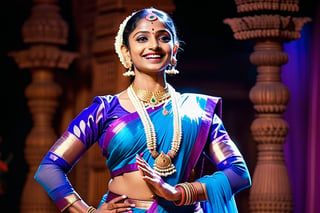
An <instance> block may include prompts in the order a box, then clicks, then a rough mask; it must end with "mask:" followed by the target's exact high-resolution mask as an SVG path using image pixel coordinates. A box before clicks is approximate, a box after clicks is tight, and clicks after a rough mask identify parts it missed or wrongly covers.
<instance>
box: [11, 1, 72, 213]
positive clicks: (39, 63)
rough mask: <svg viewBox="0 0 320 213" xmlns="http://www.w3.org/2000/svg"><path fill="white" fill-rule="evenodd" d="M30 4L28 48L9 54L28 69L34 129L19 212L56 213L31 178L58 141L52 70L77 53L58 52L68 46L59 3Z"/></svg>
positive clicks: (56, 94) (57, 91)
mask: <svg viewBox="0 0 320 213" xmlns="http://www.w3.org/2000/svg"><path fill="white" fill-rule="evenodd" d="M33 2H34V6H33V8H32V12H31V16H30V18H29V19H28V20H27V21H26V22H25V23H24V25H23V29H22V31H23V39H24V42H25V43H26V44H29V45H30V48H29V49H26V50H21V51H16V52H11V53H9V55H10V56H12V57H14V59H15V61H16V63H17V64H18V66H19V68H21V69H29V70H30V72H31V78H32V81H31V83H30V84H29V85H28V86H27V88H26V90H25V95H26V97H27V98H28V106H29V109H30V112H31V114H32V119H33V126H32V128H31V131H30V133H29V134H28V135H27V138H26V142H25V158H26V160H27V164H28V166H29V171H28V174H27V179H26V183H25V186H24V190H23V193H22V197H21V206H20V210H21V212H23V213H28V212H30V213H31V212H32V213H48V212H57V208H56V207H55V206H54V205H53V202H52V201H51V200H50V198H49V197H48V195H47V194H46V193H45V191H44V190H43V188H41V187H40V185H39V184H38V183H37V182H36V181H35V180H34V179H33V176H34V174H35V171H36V169H37V167H38V165H39V163H40V161H41V159H42V158H43V156H44V154H45V153H46V152H47V151H48V149H49V148H50V147H51V145H52V144H53V143H54V141H55V140H56V139H57V135H56V133H55V130H54V128H53V124H52V121H53V118H54V114H55V112H56V109H57V107H58V105H59V97H60V95H61V93H62V89H61V87H60V86H59V85H58V84H57V83H55V80H54V79H55V70H56V69H67V68H68V67H69V65H70V64H71V62H72V61H73V60H74V58H75V57H76V54H75V53H72V52H67V51H62V50H60V49H59V46H60V45H63V44H66V43H67V36H68V26H67V24H66V23H65V22H64V20H63V19H62V18H61V16H60V14H59V7H58V6H57V5H56V3H57V2H58V0H34V1H33Z"/></svg>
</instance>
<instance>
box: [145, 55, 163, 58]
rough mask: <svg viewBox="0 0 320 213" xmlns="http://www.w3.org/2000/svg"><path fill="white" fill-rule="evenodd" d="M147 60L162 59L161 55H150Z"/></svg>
mask: <svg viewBox="0 0 320 213" xmlns="http://www.w3.org/2000/svg"><path fill="white" fill-rule="evenodd" d="M147 58H160V56H159V55H148V56H147Z"/></svg>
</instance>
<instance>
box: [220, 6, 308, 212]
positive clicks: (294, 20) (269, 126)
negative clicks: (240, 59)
mask: <svg viewBox="0 0 320 213" xmlns="http://www.w3.org/2000/svg"><path fill="white" fill-rule="evenodd" d="M235 2H236V5H237V11H238V13H240V14H244V15H243V17H240V18H231V19H230V18H228V19H225V20H224V23H226V24H228V25H230V27H231V29H232V31H233V32H234V37H235V38H236V39H238V40H248V39H252V40H254V41H255V45H254V52H253V53H252V54H251V56H250V61H251V63H252V64H254V65H256V66H257V73H258V74H257V78H256V84H255V86H254V87H253V88H252V89H251V91H250V96H249V97H250V100H251V102H252V103H253V105H254V109H255V111H256V118H255V119H254V121H253V122H252V125H251V132H252V135H253V139H254V140H255V142H256V143H257V162H256V168H255V171H254V173H253V178H252V187H251V191H250V197H249V206H250V212H273V213H274V212H293V203H292V197H291V188H290V182H289V177H288V173H287V168H286V166H285V162H284V153H283V144H284V143H285V138H286V135H287V132H288V124H287V122H286V121H285V120H284V119H283V116H282V114H283V112H285V110H286V106H287V103H288V101H289V96H290V93H289V91H288V89H287V88H286V87H285V86H284V85H283V84H282V82H281V66H282V65H284V64H286V63H287V61H288V55H287V54H286V53H285V52H284V51H283V43H284V42H287V41H292V40H295V39H298V38H299V37H300V31H301V29H302V27H303V25H304V24H305V23H306V22H308V21H310V19H309V18H305V17H303V18H302V17H301V18H299V17H294V16H289V15H291V14H294V13H295V12H298V11H299V6H298V0H295V1H289V0H272V1H260V0H253V1H252V0H236V1H235Z"/></svg>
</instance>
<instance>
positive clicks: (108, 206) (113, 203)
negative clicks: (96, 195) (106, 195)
mask: <svg viewBox="0 0 320 213" xmlns="http://www.w3.org/2000/svg"><path fill="white" fill-rule="evenodd" d="M126 198H127V196H126V195H122V196H118V197H115V198H113V199H112V200H110V201H109V202H108V203H103V204H102V205H101V207H100V208H99V210H103V212H109V213H113V212H128V211H129V212H130V211H131V209H132V208H134V207H135V205H134V204H130V203H127V202H124V200H125V199H126Z"/></svg>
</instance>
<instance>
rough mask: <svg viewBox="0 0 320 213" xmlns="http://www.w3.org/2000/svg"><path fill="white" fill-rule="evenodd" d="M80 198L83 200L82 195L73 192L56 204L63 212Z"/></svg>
mask: <svg viewBox="0 0 320 213" xmlns="http://www.w3.org/2000/svg"><path fill="white" fill-rule="evenodd" d="M78 200H81V198H80V196H79V195H78V194H75V193H73V194H70V195H67V196H65V197H64V198H62V199H60V200H59V201H57V202H56V205H57V207H58V208H59V209H60V211H61V212H64V211H65V210H66V209H68V208H69V207H70V206H72V205H73V204H74V203H75V202H77V201H78Z"/></svg>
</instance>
